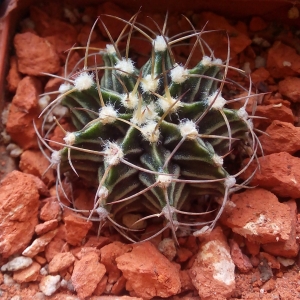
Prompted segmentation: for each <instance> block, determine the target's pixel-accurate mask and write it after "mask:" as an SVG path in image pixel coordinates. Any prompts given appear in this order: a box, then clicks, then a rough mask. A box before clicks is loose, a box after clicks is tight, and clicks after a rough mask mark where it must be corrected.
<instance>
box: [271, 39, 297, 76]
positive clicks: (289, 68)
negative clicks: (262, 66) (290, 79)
mask: <svg viewBox="0 0 300 300" xmlns="http://www.w3.org/2000/svg"><path fill="white" fill-rule="evenodd" d="M267 69H268V71H269V72H270V73H271V75H272V76H273V77H275V78H283V77H286V76H294V75H296V74H297V73H298V74H299V73H300V55H299V54H297V51H296V49H295V48H292V47H290V46H287V45H285V44H283V43H282V42H280V41H277V42H275V43H274V45H273V46H272V47H271V48H270V49H269V51H268V58H267Z"/></svg>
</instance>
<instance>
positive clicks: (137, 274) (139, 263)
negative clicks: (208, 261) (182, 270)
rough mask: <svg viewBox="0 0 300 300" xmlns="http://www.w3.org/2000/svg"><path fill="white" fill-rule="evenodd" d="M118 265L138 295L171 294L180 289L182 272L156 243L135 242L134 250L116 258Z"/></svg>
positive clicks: (148, 296)
mask: <svg viewBox="0 0 300 300" xmlns="http://www.w3.org/2000/svg"><path fill="white" fill-rule="evenodd" d="M116 262H117V267H118V268H119V269H120V270H121V271H122V272H123V276H124V277H125V278H126V279H127V283H128V284H127V285H126V288H127V289H128V287H129V286H130V288H131V289H132V291H133V292H134V294H135V295H137V296H138V297H142V298H143V299H151V298H153V297H156V296H157V297H163V298H165V297H170V296H173V295H176V294H177V293H178V292H179V291H180V288H181V283H180V277H179V271H178V270H177V268H176V267H175V266H174V264H172V263H171V262H170V261H169V260H168V259H167V258H166V257H165V256H163V255H162V254H161V253H160V252H159V251H158V250H157V249H156V248H155V246H154V245H153V244H151V243H150V242H144V243H141V244H137V245H133V246H132V251H131V252H128V253H125V254H123V255H121V256H119V257H117V258H116Z"/></svg>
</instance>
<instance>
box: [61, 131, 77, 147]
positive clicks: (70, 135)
mask: <svg viewBox="0 0 300 300" xmlns="http://www.w3.org/2000/svg"><path fill="white" fill-rule="evenodd" d="M75 139H76V136H75V134H74V133H73V132H67V133H66V136H65V137H64V138H63V140H64V141H65V142H66V144H67V145H68V146H72V145H74V143H75Z"/></svg>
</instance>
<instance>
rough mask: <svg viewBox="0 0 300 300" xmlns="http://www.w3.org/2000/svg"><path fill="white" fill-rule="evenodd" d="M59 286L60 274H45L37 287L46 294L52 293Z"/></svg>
mask: <svg viewBox="0 0 300 300" xmlns="http://www.w3.org/2000/svg"><path fill="white" fill-rule="evenodd" d="M59 287H60V276H59V275H55V276H52V275H47V276H45V277H44V278H42V280H41V282H40V284H39V288H40V291H41V292H43V293H44V295H46V296H51V295H53V294H54V293H55V292H56V290H57V289H58V288H59Z"/></svg>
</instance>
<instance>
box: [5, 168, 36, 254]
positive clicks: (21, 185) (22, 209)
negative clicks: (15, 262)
mask: <svg viewBox="0 0 300 300" xmlns="http://www.w3.org/2000/svg"><path fill="white" fill-rule="evenodd" d="M38 207H39V193H38V190H37V187H36V183H35V181H34V180H33V179H32V177H31V176H28V175H27V174H23V173H21V172H19V171H13V172H11V173H9V175H7V176H6V177H5V178H4V179H3V180H2V181H1V183H0V232H1V234H0V253H1V255H2V257H3V258H8V257H9V256H11V255H13V254H17V253H20V252H22V251H23V250H24V249H25V248H26V247H27V245H28V243H29V242H30V240H31V239H32V236H33V234H34V228H35V226H36V224H37V223H38Z"/></svg>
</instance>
